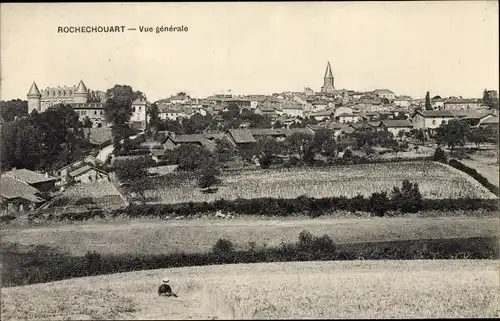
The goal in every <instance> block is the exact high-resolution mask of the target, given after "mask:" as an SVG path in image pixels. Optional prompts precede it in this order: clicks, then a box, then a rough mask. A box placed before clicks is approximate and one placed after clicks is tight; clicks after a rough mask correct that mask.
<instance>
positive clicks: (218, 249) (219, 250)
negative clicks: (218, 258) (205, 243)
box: [212, 239, 234, 254]
mask: <svg viewBox="0 0 500 321" xmlns="http://www.w3.org/2000/svg"><path fill="white" fill-rule="evenodd" d="M233 251H234V245H233V243H232V242H231V241H229V240H226V239H219V240H218V241H217V243H215V245H214V246H213V247H212V252H213V253H216V254H228V253H231V252H233Z"/></svg>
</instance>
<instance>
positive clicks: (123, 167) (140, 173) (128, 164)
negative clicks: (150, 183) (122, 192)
mask: <svg viewBox="0 0 500 321" xmlns="http://www.w3.org/2000/svg"><path fill="white" fill-rule="evenodd" d="M152 163H153V161H152V159H151V158H150V157H149V156H143V157H132V158H126V159H117V160H115V162H114V164H113V167H114V169H115V173H116V177H117V178H118V179H119V180H121V181H124V182H133V181H137V180H138V179H141V178H143V177H145V176H147V175H148V168H149V167H150V166H151V165H152Z"/></svg>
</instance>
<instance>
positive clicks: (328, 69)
mask: <svg viewBox="0 0 500 321" xmlns="http://www.w3.org/2000/svg"><path fill="white" fill-rule="evenodd" d="M325 78H333V74H332V67H331V66H330V62H328V64H327V65H326V71H325Z"/></svg>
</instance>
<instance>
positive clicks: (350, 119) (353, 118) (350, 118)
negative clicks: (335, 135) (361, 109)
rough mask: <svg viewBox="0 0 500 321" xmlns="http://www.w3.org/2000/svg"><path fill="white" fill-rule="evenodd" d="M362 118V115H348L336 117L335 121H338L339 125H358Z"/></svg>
mask: <svg viewBox="0 0 500 321" xmlns="http://www.w3.org/2000/svg"><path fill="white" fill-rule="evenodd" d="M360 118H361V116H360V115H354V114H348V113H344V114H340V115H338V116H335V120H336V121H338V122H339V123H356V122H358V121H359V120H360Z"/></svg>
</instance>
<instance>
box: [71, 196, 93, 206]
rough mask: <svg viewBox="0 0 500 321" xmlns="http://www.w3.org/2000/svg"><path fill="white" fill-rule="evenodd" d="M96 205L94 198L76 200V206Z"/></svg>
mask: <svg viewBox="0 0 500 321" xmlns="http://www.w3.org/2000/svg"><path fill="white" fill-rule="evenodd" d="M87 204H95V202H94V200H93V199H92V197H82V198H79V199H77V200H76V202H75V205H87Z"/></svg>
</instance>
